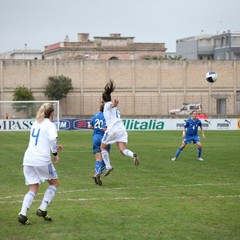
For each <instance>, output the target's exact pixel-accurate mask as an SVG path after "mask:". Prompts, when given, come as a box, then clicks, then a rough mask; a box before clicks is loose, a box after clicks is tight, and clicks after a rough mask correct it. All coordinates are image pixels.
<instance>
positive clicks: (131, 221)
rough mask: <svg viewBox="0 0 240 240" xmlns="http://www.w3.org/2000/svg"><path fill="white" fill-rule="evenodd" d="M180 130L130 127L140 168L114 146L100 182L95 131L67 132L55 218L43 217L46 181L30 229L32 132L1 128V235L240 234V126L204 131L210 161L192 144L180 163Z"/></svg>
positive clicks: (134, 238)
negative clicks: (25, 221) (27, 171)
mask: <svg viewBox="0 0 240 240" xmlns="http://www.w3.org/2000/svg"><path fill="white" fill-rule="evenodd" d="M181 133H182V132H181V131H152V132H150V131H146V132H140V131H135V132H134V131H132V132H129V143H128V148H129V149H131V150H132V151H135V152H137V153H138V154H139V157H140V161H141V164H140V166H139V167H135V166H134V164H133V162H132V160H131V159H130V158H127V157H124V156H122V155H120V153H119V152H118V150H117V148H116V146H115V145H113V146H112V150H111V155H110V157H111V163H112V166H113V167H114V171H113V172H111V174H110V175H109V176H107V177H103V178H102V180H103V185H102V186H98V185H96V184H95V183H94V182H93V179H92V175H93V173H94V169H93V168H94V161H95V160H94V155H93V154H92V151H91V149H92V145H91V134H92V132H91V131H60V132H59V144H62V145H63V146H64V151H63V152H61V153H60V163H59V164H58V165H57V166H56V168H57V172H58V175H59V179H60V187H59V188H58V190H57V193H56V196H55V198H54V199H53V201H52V203H51V204H50V206H49V207H48V213H49V215H50V216H51V217H52V218H53V221H52V222H45V221H44V220H43V219H42V218H39V217H38V216H36V210H37V208H38V207H39V205H40V202H41V200H42V197H43V193H44V191H45V189H46V187H47V183H43V184H41V186H40V191H39V193H38V195H37V196H36V198H35V200H34V202H33V205H32V207H31V209H30V210H29V212H28V218H29V220H30V221H31V222H32V225H29V226H23V225H21V224H19V223H18V222H17V215H18V212H19V211H20V208H21V203H22V200H23V196H24V195H25V193H26V192H27V187H26V186H25V185H24V177H23V173H22V158H23V154H24V151H25V149H26V147H27V144H28V137H29V136H28V135H29V132H0V146H1V155H0V178H1V185H0V209H1V214H0V239H3V240H10V239H11V240H13V239H17V240H23V239H24V240H25V239H31V240H35V239H36V240H39V239H58V240H67V239H76V240H77V239H78V240H79V239H84V240H85V239H86V240H88V239H91V240H95V239H98V240H99V239H113V240H123V239H126V240H139V239H148V240H149V239H156V240H157V239H171V240H172V239H176V240H179V239H194V240H196V239H209V240H215V239H223V240H233V239H235V240H236V239H240V220H239V217H240V172H239V169H240V159H239V158H240V157H239V155H240V154H239V153H240V131H205V134H206V139H202V145H203V154H202V157H203V158H204V161H203V162H201V161H197V160H196V159H197V148H196V146H195V145H192V144H191V145H188V146H187V147H186V148H185V149H184V151H183V152H182V154H181V155H180V157H179V159H178V160H177V161H176V162H173V161H171V158H172V157H173V156H174V154H175V152H176V150H177V148H178V147H179V145H180V143H181V140H182V138H181Z"/></svg>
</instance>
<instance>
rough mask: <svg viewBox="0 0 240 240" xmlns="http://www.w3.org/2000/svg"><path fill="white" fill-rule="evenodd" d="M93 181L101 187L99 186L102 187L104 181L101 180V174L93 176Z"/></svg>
mask: <svg viewBox="0 0 240 240" xmlns="http://www.w3.org/2000/svg"><path fill="white" fill-rule="evenodd" d="M93 179H94V182H95V183H96V184H97V185H99V186H102V181H101V179H100V174H99V173H96V174H95V175H94V176H93Z"/></svg>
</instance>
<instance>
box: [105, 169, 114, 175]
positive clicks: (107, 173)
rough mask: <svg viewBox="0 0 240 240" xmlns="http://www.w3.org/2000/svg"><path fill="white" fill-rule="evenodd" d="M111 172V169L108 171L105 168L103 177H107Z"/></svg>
mask: <svg viewBox="0 0 240 240" xmlns="http://www.w3.org/2000/svg"><path fill="white" fill-rule="evenodd" d="M112 170H113V167H111V168H109V169H107V168H106V171H105V173H104V177H106V176H108V175H109V174H110V172H111V171H112Z"/></svg>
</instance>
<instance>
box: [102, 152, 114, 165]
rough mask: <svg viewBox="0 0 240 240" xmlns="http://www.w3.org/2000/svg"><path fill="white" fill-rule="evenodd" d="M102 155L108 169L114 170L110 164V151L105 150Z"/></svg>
mask: <svg viewBox="0 0 240 240" xmlns="http://www.w3.org/2000/svg"><path fill="white" fill-rule="evenodd" d="M101 154H102V159H103V161H104V163H105V165H106V169H110V168H112V166H111V164H110V159H109V153H108V151H107V150H103V151H102V152H101Z"/></svg>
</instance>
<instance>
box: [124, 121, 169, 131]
mask: <svg viewBox="0 0 240 240" xmlns="http://www.w3.org/2000/svg"><path fill="white" fill-rule="evenodd" d="M123 123H124V125H125V127H126V129H127V130H163V129H164V122H162V121H158V120H156V119H144V120H141V119H123Z"/></svg>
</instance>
